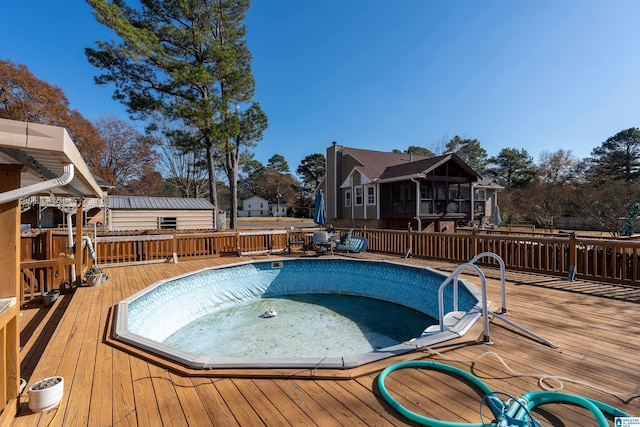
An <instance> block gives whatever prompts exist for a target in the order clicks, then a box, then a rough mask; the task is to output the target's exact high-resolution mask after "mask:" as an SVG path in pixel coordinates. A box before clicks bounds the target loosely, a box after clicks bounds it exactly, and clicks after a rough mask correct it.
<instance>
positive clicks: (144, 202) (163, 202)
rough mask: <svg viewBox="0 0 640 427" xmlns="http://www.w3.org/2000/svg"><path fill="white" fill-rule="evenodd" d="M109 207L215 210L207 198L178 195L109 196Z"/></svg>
mask: <svg viewBox="0 0 640 427" xmlns="http://www.w3.org/2000/svg"><path fill="white" fill-rule="evenodd" d="M107 206H109V209H137V210H213V205H212V204H211V203H209V201H208V200H207V199H185V198H178V197H139V196H108V198H107Z"/></svg>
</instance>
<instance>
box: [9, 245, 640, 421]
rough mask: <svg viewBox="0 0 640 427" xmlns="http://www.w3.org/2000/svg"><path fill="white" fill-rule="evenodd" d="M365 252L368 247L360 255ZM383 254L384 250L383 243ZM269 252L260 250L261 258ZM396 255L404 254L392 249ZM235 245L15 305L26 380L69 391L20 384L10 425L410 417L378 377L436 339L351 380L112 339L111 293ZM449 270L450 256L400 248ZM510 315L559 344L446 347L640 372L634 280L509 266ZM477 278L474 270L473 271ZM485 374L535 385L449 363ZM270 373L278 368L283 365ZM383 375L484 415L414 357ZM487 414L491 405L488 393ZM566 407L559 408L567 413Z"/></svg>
mask: <svg viewBox="0 0 640 427" xmlns="http://www.w3.org/2000/svg"><path fill="white" fill-rule="evenodd" d="M362 255H363V256H365V257H374V256H373V255H366V254H362ZM375 258H384V257H381V256H375ZM258 259H265V257H258ZM393 260H394V261H399V259H398V258H397V257H396V258H393ZM237 261H238V258H237V257H229V258H225V257H222V258H215V259H209V260H194V261H186V262H180V263H179V264H154V265H146V266H141V267H120V268H113V269H109V270H108V273H109V276H110V280H109V281H107V282H105V283H103V284H102V285H100V286H98V287H94V288H89V287H82V288H78V289H76V290H75V292H74V293H72V294H65V295H62V296H61V297H60V298H59V299H58V301H57V302H56V303H55V304H54V305H53V307H51V308H44V307H42V306H41V305H40V304H39V303H37V300H36V302H35V303H32V304H31V305H30V306H27V307H24V308H23V310H22V315H21V331H22V333H21V345H22V350H21V357H22V365H21V366H22V368H21V375H22V377H23V378H25V379H26V380H27V383H28V384H32V383H33V382H35V381H36V380H38V379H41V378H44V377H49V376H52V375H61V376H63V377H64V381H65V393H64V398H63V400H62V403H61V405H60V408H59V410H57V411H56V410H52V411H49V412H45V413H36V414H33V413H31V412H30V411H29V409H28V407H27V393H26V390H25V392H24V393H23V395H22V397H21V403H20V409H19V412H18V415H17V416H16V417H15V419H14V420H13V423H12V425H13V426H36V425H39V426H47V425H54V426H62V425H64V426H92V427H93V426H136V425H141V426H154V427H156V426H172V427H173V426H187V425H189V426H234V425H243V426H259V425H267V426H289V425H296V426H315V425H317V426H323V427H324V426H356V425H372V426H403V425H414V424H413V423H411V422H409V421H408V420H407V419H405V418H404V417H402V416H401V415H400V414H398V413H397V412H396V411H395V410H394V409H393V408H391V406H390V405H388V404H387V403H386V402H385V401H384V400H383V399H382V398H381V397H380V393H379V391H378V389H377V385H376V381H377V377H378V374H379V372H380V370H381V369H382V368H383V367H385V366H388V365H390V364H392V363H393V362H397V361H401V360H406V359H409V358H411V359H415V358H417V357H419V358H424V359H427V358H431V359H433V360H442V359H443V356H434V355H433V353H431V352H430V351H428V350H422V351H420V352H417V353H413V354H411V355H408V356H402V357H397V358H394V359H388V360H385V361H383V362H379V363H378V364H377V365H375V366H371V367H368V368H367V369H365V370H354V371H352V372H351V373H350V374H349V375H350V376H351V377H352V378H350V379H317V378H297V377H295V376H293V377H291V378H281V377H280V378H278V377H274V378H269V377H268V375H267V376H265V375H264V374H265V373H264V372H262V374H263V375H262V376H261V377H257V376H256V377H251V375H248V376H247V375H246V373H244V374H243V373H241V372H238V376H237V377H233V376H232V377H223V376H219V377H204V376H198V375H186V374H184V373H183V374H178V373H176V372H175V371H172V370H168V369H166V368H163V367H160V366H158V365H157V364H154V363H151V362H149V361H148V360H145V359H142V358H140V357H138V356H136V355H135V353H134V352H129V351H126V350H125V349H122V348H119V347H117V346H114V345H112V344H111V343H110V340H108V334H109V322H110V317H111V314H112V310H113V307H114V305H115V304H116V303H117V302H119V301H120V300H122V299H123V298H125V297H127V296H129V295H132V294H133V293H135V292H137V291H138V290H140V289H142V288H144V287H146V286H148V285H150V284H152V283H154V282H156V281H158V280H160V279H164V278H167V277H172V276H175V275H178V274H182V273H185V272H188V271H193V270H196V269H200V268H203V267H207V266H213V265H220V264H225V263H230V262H237ZM402 261H403V262H408V263H412V264H420V265H425V266H433V267H436V268H439V269H441V270H449V271H451V270H453V268H455V267H456V265H453V264H447V263H442V262H436V263H434V262H426V261H419V260H402ZM485 272H486V273H487V275H488V277H489V278H490V280H489V297H490V299H491V300H492V301H494V302H496V303H498V302H499V301H500V292H499V286H498V281H497V280H495V279H496V278H497V277H498V273H497V271H492V270H489V269H486V270H485ZM507 279H508V281H509V282H508V284H507V307H508V309H509V312H510V315H509V318H510V319H511V320H512V321H514V322H516V323H518V324H519V325H522V326H524V327H526V328H527V329H530V330H532V331H534V332H535V333H537V334H539V335H541V336H543V337H544V338H546V339H548V340H550V341H552V342H554V343H556V344H558V345H559V346H560V347H559V348H558V349H552V348H549V347H546V346H544V345H542V344H540V343H539V342H537V341H535V340H533V339H531V338H530V337H528V336H525V335H523V334H522V333H520V332H518V331H517V330H516V329H514V328H513V327H511V326H508V325H506V324H505V323H503V322H501V321H499V320H497V319H494V320H493V321H492V323H491V338H492V340H493V342H494V344H493V345H482V344H478V343H477V342H476V338H479V337H478V335H477V334H473V336H467V337H465V339H466V340H467V341H466V342H462V343H457V344H455V345H442V346H438V351H441V352H443V353H444V354H445V356H446V357H449V358H456V359H464V360H474V359H477V358H478V357H480V356H481V355H483V354H485V352H488V351H491V352H495V353H497V354H498V355H500V356H501V357H502V358H504V360H505V362H506V363H507V364H508V365H509V366H510V367H511V368H512V369H513V370H515V371H517V372H521V373H536V374H548V375H557V376H561V377H568V378H574V379H576V380H580V381H583V382H589V383H594V384H597V385H599V386H600V387H604V388H608V389H614V390H620V391H629V390H631V389H633V388H634V387H635V386H636V385H637V384H638V383H640V339H639V338H638V337H640V322H638V312H639V310H638V309H639V308H640V307H639V305H638V302H640V290H638V289H634V288H627V287H616V286H612V285H603V284H596V283H588V282H571V283H569V282H567V281H566V280H563V279H557V278H551V277H546V276H537V275H525V274H516V273H508V274H507ZM471 280H472V281H473V282H474V283H476V284H477V280H474V279H473V278H472V279H471ZM447 363H450V364H452V365H454V366H457V367H460V368H462V369H464V370H466V371H470V372H472V373H473V374H475V375H476V376H478V377H480V378H481V379H482V380H483V381H485V382H486V384H488V385H489V387H491V388H492V389H493V390H495V391H500V392H506V393H509V394H511V395H518V396H519V395H521V394H522V393H523V392H525V391H529V390H539V389H540V388H539V386H538V379H537V378H532V377H520V376H516V375H514V374H513V373H512V372H509V371H507V369H506V368H505V367H504V366H503V365H502V364H500V363H499V362H498V360H497V359H496V358H495V357H492V356H487V357H483V358H482V359H480V360H477V361H476V362H474V363H460V362H449V361H447ZM275 373H276V372H274V374H275ZM387 387H388V389H389V391H390V392H391V393H392V394H394V395H395V396H396V397H397V399H398V400H399V401H400V402H402V403H403V404H404V405H406V406H407V408H409V409H411V410H414V411H417V412H419V413H421V414H423V415H425V416H427V417H436V418H440V419H444V420H450V421H457V422H475V423H478V422H480V421H481V419H480V416H479V408H480V397H479V396H478V395H477V393H475V392H474V391H473V390H472V389H470V388H469V387H468V386H467V385H465V384H464V383H462V382H460V381H456V380H452V378H451V377H447V376H445V375H444V374H440V373H435V372H432V371H422V370H418V369H406V370H401V371H397V372H394V373H392V374H391V375H390V376H389V377H388V379H387ZM564 387H565V388H564V390H563V391H565V392H568V393H574V394H580V395H584V396H588V397H591V398H594V399H597V400H600V401H603V402H605V403H608V404H611V405H613V406H616V407H618V408H620V409H622V410H624V411H626V412H628V413H630V414H631V415H634V416H640V398H639V397H637V396H638V393H636V396H634V397H631V396H624V397H615V396H612V395H610V394H607V393H604V392H601V391H597V390H594V389H592V388H589V387H585V386H583V385H579V384H574V383H571V382H564ZM483 409H484V413H485V414H487V413H488V412H489V411H488V408H487V407H486V406H485V407H484V408H483ZM535 416H536V417H537V418H538V420H539V421H541V422H542V423H543V425H546V426H551V425H553V426H564V425H567V426H569V425H573V426H589V425H594V421H593V418H592V417H591V415H590V414H588V413H587V411H586V410H583V409H581V408H577V407H573V406H569V405H545V406H544V407H543V408H542V409H540V410H537V411H536V413H535ZM490 420H491V419H490V418H485V422H489V421H490ZM560 420H562V421H560Z"/></svg>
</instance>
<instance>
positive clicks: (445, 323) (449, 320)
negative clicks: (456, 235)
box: [438, 252, 558, 348]
mask: <svg viewBox="0 0 640 427" xmlns="http://www.w3.org/2000/svg"><path fill="white" fill-rule="evenodd" d="M486 257H490V258H494V259H495V260H496V261H498V264H499V265H500V289H501V294H502V306H501V307H500V312H499V313H496V312H493V311H489V305H488V304H489V302H488V300H487V280H486V277H485V275H484V272H483V271H482V270H481V269H480V267H478V266H477V265H476V264H475V263H476V262H477V261H478V260H480V259H482V258H486ZM468 268H470V269H472V270H475V271H476V272H477V273H478V276H479V278H480V285H481V292H482V321H483V338H482V343H485V344H492V342H491V337H490V331H489V316H488V315H489V314H491V315H493V316H495V317H496V318H498V319H500V320H502V321H503V322H505V323H508V324H509V325H511V326H513V327H515V328H517V329H519V330H520V331H522V332H524V333H526V334H529V335H531V336H532V337H534V338H536V339H537V340H538V341H540V342H542V343H543V344H545V345H547V346H549V347H552V348H558V346H557V345H555V344H553V343H552V342H551V341H549V340H547V339H545V338H542V337H541V336H540V335H537V334H535V333H534V332H531V331H530V330H528V329H526V328H523V327H522V326H520V325H518V324H516V323H515V322H512V321H511V320H508V319H506V318H505V317H504V316H503V315H505V314H508V312H507V291H506V285H505V264H504V261H503V260H502V258H500V256H498V255H497V254H495V253H493V252H482V253H479V254H478V255H476V256H474V257H473V258H471V259H470V260H469V262H466V263H464V264H461V265H459V266H458V268H456V269H455V270H453V272H452V273H451V274H450V275H449V277H447V279H446V280H445V281H444V282H442V284H441V285H440V288H438V321H439V322H440V323H439V325H438V326H439V330H440V331H445V330H447V329H449V328H450V327H451V326H453V325H454V324H455V323H457V321H458V320H460V318H461V317H462V316H463V314H464V312H461V311H459V308H458V286H459V285H458V279H459V277H460V274H462V273H463V272H464V271H465V270H466V269H468ZM452 282H453V311H451V312H449V313H447V314H445V312H444V289H445V288H446V287H447V285H448V284H449V283H452Z"/></svg>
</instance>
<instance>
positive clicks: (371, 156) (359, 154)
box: [342, 147, 428, 180]
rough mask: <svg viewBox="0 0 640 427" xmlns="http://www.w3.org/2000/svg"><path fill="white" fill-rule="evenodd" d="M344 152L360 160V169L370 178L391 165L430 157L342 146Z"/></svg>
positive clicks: (378, 174) (377, 176) (373, 177)
mask: <svg viewBox="0 0 640 427" xmlns="http://www.w3.org/2000/svg"><path fill="white" fill-rule="evenodd" d="M342 150H343V152H345V153H347V154H349V155H350V156H351V157H353V158H354V159H356V160H357V161H358V162H360V164H361V165H360V166H358V170H359V171H360V172H362V173H363V174H364V175H365V176H367V177H368V178H370V179H372V180H373V179H376V178H379V177H380V175H382V173H383V172H384V171H385V169H386V168H387V167H389V166H394V165H401V164H406V163H409V162H410V161H411V160H413V161H416V160H422V159H428V157H425V156H417V155H413V156H410V155H409V154H407V153H389V152H384V151H374V150H362V149H360V148H350V147H342Z"/></svg>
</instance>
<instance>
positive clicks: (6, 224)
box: [0, 119, 103, 422]
mask: <svg viewBox="0 0 640 427" xmlns="http://www.w3.org/2000/svg"><path fill="white" fill-rule="evenodd" d="M32 196H48V197H52V198H54V199H55V198H63V199H65V200H67V202H66V203H65V204H66V206H67V208H70V202H69V200H75V207H74V209H75V211H76V214H77V217H78V218H81V217H82V212H83V203H82V201H83V200H84V199H85V198H98V199H100V198H102V197H103V192H102V190H101V189H100V187H99V186H98V184H97V183H96V181H95V179H94V178H93V176H92V175H91V172H89V169H88V167H87V165H86V164H85V162H84V160H83V159H82V157H81V155H80V152H79V151H78V149H77V148H76V146H75V144H74V142H73V141H72V140H71V137H70V136H69V134H68V133H67V131H66V130H65V129H64V128H60V127H55V126H47V125H40V124H35V123H26V122H19V121H14V120H6V119H0V247H1V248H3V249H4V251H3V255H2V256H1V257H0V271H1V272H2V275H3V277H2V279H3V280H2V281H0V341H1V342H0V345H1V348H2V354H0V410H1V411H3V412H2V414H1V415H0V422H1V421H2V420H6V419H7V418H13V417H14V415H15V413H16V410H17V408H18V407H17V403H18V395H19V391H20V328H19V315H20V303H19V301H20V293H21V292H22V289H21V280H20V214H21V207H22V200H27V199H28V198H30V197H32ZM70 198H71V199H70ZM67 210H69V209H67ZM69 215H71V212H70V213H69ZM77 223H78V224H77V227H76V239H75V240H76V241H77V242H80V241H81V239H82V221H77ZM72 233H73V232H72V231H71V229H70V240H71V241H73V234H72ZM78 252H79V253H81V251H78ZM78 258H81V256H79V257H78ZM76 265H82V259H78V260H76Z"/></svg>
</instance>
